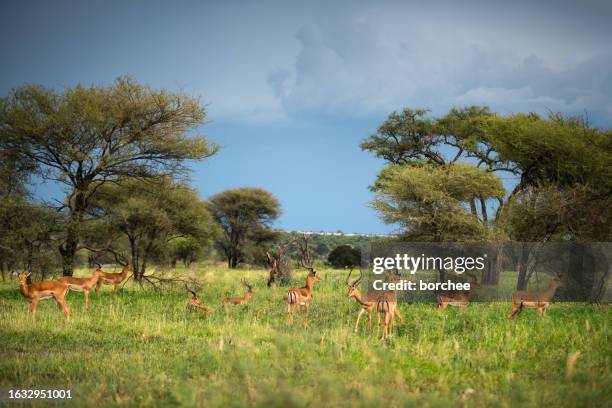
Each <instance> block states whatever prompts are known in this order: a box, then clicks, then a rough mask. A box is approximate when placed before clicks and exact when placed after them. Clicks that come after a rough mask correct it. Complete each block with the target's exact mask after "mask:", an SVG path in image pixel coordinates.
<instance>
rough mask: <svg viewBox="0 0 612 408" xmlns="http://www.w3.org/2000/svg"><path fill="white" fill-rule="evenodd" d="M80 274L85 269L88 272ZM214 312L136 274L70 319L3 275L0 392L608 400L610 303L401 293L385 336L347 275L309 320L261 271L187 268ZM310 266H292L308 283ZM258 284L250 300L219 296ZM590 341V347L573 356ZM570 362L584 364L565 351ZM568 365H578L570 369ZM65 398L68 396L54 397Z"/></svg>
mask: <svg viewBox="0 0 612 408" xmlns="http://www.w3.org/2000/svg"><path fill="white" fill-rule="evenodd" d="M79 272H80V273H81V274H84V275H86V274H87V272H86V271H79ZM193 273H194V274H195V275H196V276H197V277H198V278H199V279H201V280H202V281H203V282H204V286H203V288H202V290H200V292H199V295H200V297H201V298H202V300H203V302H204V303H206V304H207V305H209V306H212V307H213V312H212V313H211V314H208V315H207V314H199V313H193V312H187V311H186V309H185V304H186V301H187V294H186V292H185V291H184V290H180V289H177V290H176V291H165V292H162V293H158V292H155V291H153V290H142V289H140V288H139V287H138V286H135V285H133V284H128V285H126V286H125V287H124V288H123V290H121V291H120V292H119V293H118V294H116V295H113V294H112V293H111V291H110V288H105V289H104V291H103V292H102V293H101V294H98V295H95V294H94V295H92V296H91V299H90V308H89V310H85V309H84V305H83V296H82V295H81V294H78V293H70V294H69V296H68V304H69V305H70V307H71V309H72V320H71V321H70V322H69V323H65V322H64V321H63V318H62V314H61V313H60V312H59V311H58V310H57V308H56V306H55V304H53V302H52V301H44V302H41V304H39V311H38V314H37V320H36V322H32V321H31V320H30V318H29V316H28V314H27V312H26V302H25V301H24V299H22V298H21V297H20V294H19V292H18V290H17V282H16V280H13V281H11V282H8V283H5V284H2V285H1V286H0V322H1V324H0V345H1V348H2V353H1V355H0V388H3V389H8V388H43V387H44V388H63V389H72V392H73V395H74V401H73V403H74V404H75V405H76V406H92V405H99V406H109V405H115V404H123V405H126V406H143V405H146V406H206V407H211V406H213V407H214V406H224V407H225V406H245V405H254V406H262V407H270V406H283V407H292V406H295V407H302V406H372V407H377V406H382V405H388V406H432V407H434V406H475V407H478V406H510V405H513V406H602V407H603V406H609V404H610V401H612V387H611V384H612V375H611V368H610V363H611V360H612V346H611V344H612V342H611V340H612V339H611V336H610V321H611V317H612V311H611V309H610V308H609V307H607V306H596V305H587V304H553V306H551V308H550V309H549V317H547V318H545V319H542V318H539V317H538V316H537V314H536V313H535V312H534V311H533V310H527V311H525V312H523V313H522V314H521V315H520V316H519V317H518V318H517V319H516V320H513V321H508V320H507V319H506V317H505V314H506V313H507V312H508V311H509V309H510V306H509V304H507V303H486V304H485V303H474V304H471V305H470V306H469V307H468V308H466V309H461V310H457V309H450V310H447V312H446V314H445V315H443V316H437V315H436V313H435V305H434V304H431V303H421V304H412V305H406V304H403V305H401V311H402V313H403V315H404V318H405V322H404V323H401V324H398V325H397V327H396V330H395V333H394V336H393V337H392V338H391V339H390V340H389V341H386V342H381V341H380V340H378V339H377V338H376V336H375V329H373V330H372V331H371V332H369V331H368V330H367V329H366V324H365V323H366V322H365V321H364V320H363V319H362V330H361V332H360V333H358V334H355V333H353V332H352V327H353V324H354V322H355V317H356V313H357V311H358V306H357V304H356V303H355V301H354V300H349V299H347V298H346V291H345V289H344V282H343V281H344V277H345V275H344V274H343V273H342V272H341V271H334V270H322V271H321V272H319V273H320V274H321V275H322V277H323V281H322V282H320V283H318V284H317V285H316V286H315V294H314V300H313V303H312V306H311V313H310V323H309V326H308V327H307V328H304V326H303V325H302V322H301V321H300V319H299V318H297V319H296V322H295V323H294V324H293V325H292V326H290V325H288V323H287V316H286V305H285V294H286V288H276V289H268V288H267V287H265V281H266V280H265V278H266V272H265V271H228V270H225V269H221V268H216V269H202V270H198V271H194V272H193ZM304 275H305V274H304V273H302V272H296V273H295V274H294V276H295V278H296V281H295V284H296V285H299V286H301V285H302V284H303V277H304ZM242 277H246V278H247V279H248V280H249V281H250V282H252V283H253V284H254V286H255V287H254V290H255V291H256V293H255V296H254V297H253V298H252V299H251V302H250V303H249V305H247V306H235V307H231V308H229V310H228V312H227V314H226V313H225V311H224V308H223V306H222V305H221V304H220V301H221V299H223V298H224V297H226V296H233V295H242V294H243V292H244V287H242V286H241V285H240V282H239V280H240V278H242ZM578 352H580V354H576V353H578ZM568 358H569V359H570V360H574V361H568ZM570 369H571V373H569V372H568V371H569V370H570ZM58 404H61V403H58Z"/></svg>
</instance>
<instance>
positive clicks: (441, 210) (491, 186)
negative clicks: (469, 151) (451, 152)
mask: <svg viewBox="0 0 612 408" xmlns="http://www.w3.org/2000/svg"><path fill="white" fill-rule="evenodd" d="M373 188H374V191H375V192H376V198H375V199H374V201H373V203H372V206H373V207H374V208H376V209H377V210H378V212H379V213H380V215H381V217H382V219H383V220H384V221H385V222H387V223H397V224H399V225H401V226H402V227H403V228H404V229H405V231H406V234H405V235H406V238H410V239H420V240H424V241H473V240H479V239H483V238H485V236H486V230H485V229H484V228H483V226H482V224H481V223H480V221H479V220H478V218H476V217H475V216H474V215H473V214H471V213H470V212H469V211H468V209H467V208H466V207H467V205H468V204H467V203H468V202H469V200H472V199H473V198H474V197H479V198H482V199H485V200H486V199H491V198H497V197H501V196H502V195H503V193H504V190H503V186H502V184H501V182H500V180H499V179H497V178H496V177H495V176H493V175H492V174H491V173H489V172H487V171H484V170H481V169H478V168H476V167H474V166H470V165H466V164H453V165H447V166H423V167H413V166H390V167H387V168H385V169H384V170H383V171H382V172H381V173H380V175H379V177H378V179H377V181H376V183H375V185H374V187H373Z"/></svg>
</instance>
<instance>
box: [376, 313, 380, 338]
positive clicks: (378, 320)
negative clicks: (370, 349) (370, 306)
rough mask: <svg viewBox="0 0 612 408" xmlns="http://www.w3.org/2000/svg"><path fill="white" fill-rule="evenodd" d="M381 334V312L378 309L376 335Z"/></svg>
mask: <svg viewBox="0 0 612 408" xmlns="http://www.w3.org/2000/svg"><path fill="white" fill-rule="evenodd" d="M379 335H380V312H379V311H378V310H377V311H376V337H378V336H379Z"/></svg>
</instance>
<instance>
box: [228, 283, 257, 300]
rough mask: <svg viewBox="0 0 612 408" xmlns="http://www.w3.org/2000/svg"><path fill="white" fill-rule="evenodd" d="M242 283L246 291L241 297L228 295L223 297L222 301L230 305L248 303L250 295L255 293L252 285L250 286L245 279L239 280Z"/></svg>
mask: <svg viewBox="0 0 612 408" xmlns="http://www.w3.org/2000/svg"><path fill="white" fill-rule="evenodd" d="M241 282H242V284H243V285H244V286H245V287H246V288H247V292H246V293H245V294H244V296H241V297H228V298H225V299H223V303H225V304H230V305H246V304H247V303H249V300H250V299H251V297H252V296H253V295H254V294H255V292H254V291H253V286H251V285H250V284H249V283H248V282H247V281H246V280H244V279H242V280H241Z"/></svg>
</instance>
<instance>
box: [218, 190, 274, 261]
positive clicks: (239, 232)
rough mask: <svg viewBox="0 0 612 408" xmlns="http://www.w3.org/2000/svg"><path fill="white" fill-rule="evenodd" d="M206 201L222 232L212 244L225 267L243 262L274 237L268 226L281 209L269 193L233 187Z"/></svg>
mask: <svg viewBox="0 0 612 408" xmlns="http://www.w3.org/2000/svg"><path fill="white" fill-rule="evenodd" d="M209 201H210V210H211V212H212V215H213V217H214V219H215V221H216V222H217V224H218V225H219V227H220V228H221V231H222V233H221V234H220V235H219V237H218V238H217V241H216V244H217V246H218V248H219V249H220V250H221V251H222V252H223V254H224V255H225V257H226V258H227V265H228V267H229V268H236V267H237V266H238V265H239V264H240V263H242V262H244V261H245V260H246V259H247V257H248V256H249V253H250V252H253V250H254V248H256V247H262V246H264V245H266V244H268V243H270V242H273V241H274V240H276V239H277V238H278V234H275V233H274V232H273V231H272V230H271V229H270V225H271V223H272V222H273V221H274V220H275V219H277V218H278V216H279V215H280V213H281V209H280V203H279V202H278V199H277V198H276V197H274V195H273V194H272V193H270V192H268V191H266V190H264V189H261V188H251V187H244V188H236V189H231V190H226V191H223V192H221V193H219V194H216V195H214V196H212V197H211V198H210V200H209ZM263 255H264V256H265V252H264V254H263Z"/></svg>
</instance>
